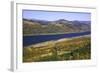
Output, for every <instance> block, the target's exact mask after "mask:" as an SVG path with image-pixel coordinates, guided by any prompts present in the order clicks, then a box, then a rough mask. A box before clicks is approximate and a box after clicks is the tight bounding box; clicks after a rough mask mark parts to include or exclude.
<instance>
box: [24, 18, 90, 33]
mask: <svg viewBox="0 0 100 73" xmlns="http://www.w3.org/2000/svg"><path fill="white" fill-rule="evenodd" d="M90 24H91V22H90V21H68V20H65V19H59V20H55V21H46V20H37V19H32V20H29V19H23V34H24V35H29V34H32V35H40V34H58V33H74V32H86V31H90V30H91V25H90Z"/></svg>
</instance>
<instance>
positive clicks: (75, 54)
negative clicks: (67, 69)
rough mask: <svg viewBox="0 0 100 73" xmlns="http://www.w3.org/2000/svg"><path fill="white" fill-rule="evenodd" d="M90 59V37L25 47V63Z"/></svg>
mask: <svg viewBox="0 0 100 73" xmlns="http://www.w3.org/2000/svg"><path fill="white" fill-rule="evenodd" d="M90 58H91V41H90V37H79V38H70V39H64V40H60V41H59V40H58V41H50V42H44V43H41V44H37V45H31V46H28V47H23V62H40V61H64V60H84V59H90Z"/></svg>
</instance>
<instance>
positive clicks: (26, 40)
mask: <svg viewBox="0 0 100 73" xmlns="http://www.w3.org/2000/svg"><path fill="white" fill-rule="evenodd" d="M88 34H91V32H81V33H68V34H57V35H35V36H23V46H28V45H32V44H37V43H40V42H45V41H50V40H58V39H61V38H71V37H77V36H83V35H88Z"/></svg>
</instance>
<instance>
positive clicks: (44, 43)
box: [24, 35, 91, 48]
mask: <svg viewBox="0 0 100 73" xmlns="http://www.w3.org/2000/svg"><path fill="white" fill-rule="evenodd" d="M85 37H90V38H91V35H84V36H78V37H71V38H62V39H58V40H51V41H45V42H41V43H37V44H32V45H29V46H25V47H24V48H29V47H41V46H47V45H48V44H52V45H53V44H56V43H58V42H63V41H68V40H73V39H78V38H85Z"/></svg>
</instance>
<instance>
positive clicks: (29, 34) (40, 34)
mask: <svg viewBox="0 0 100 73" xmlns="http://www.w3.org/2000/svg"><path fill="white" fill-rule="evenodd" d="M82 32H83V31H81V32H65V33H42V34H23V36H37V35H60V34H69V33H82ZM84 32H90V33H91V31H84Z"/></svg>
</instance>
